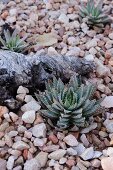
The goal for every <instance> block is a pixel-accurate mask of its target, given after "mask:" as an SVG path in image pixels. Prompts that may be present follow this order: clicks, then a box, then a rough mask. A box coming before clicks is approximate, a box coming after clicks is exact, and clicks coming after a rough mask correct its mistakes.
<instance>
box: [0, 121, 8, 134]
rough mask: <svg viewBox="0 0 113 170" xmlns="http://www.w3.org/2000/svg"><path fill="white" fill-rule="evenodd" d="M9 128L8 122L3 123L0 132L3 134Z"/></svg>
mask: <svg viewBox="0 0 113 170" xmlns="http://www.w3.org/2000/svg"><path fill="white" fill-rule="evenodd" d="M8 127H9V123H8V122H4V123H2V124H1V125H0V132H4V131H5V130H6V129H7V128H8Z"/></svg>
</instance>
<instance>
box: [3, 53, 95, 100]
mask: <svg viewBox="0 0 113 170" xmlns="http://www.w3.org/2000/svg"><path fill="white" fill-rule="evenodd" d="M94 67H95V66H94V64H93V63H92V62H91V61H86V60H85V59H81V58H77V57H73V56H69V57H68V56H59V55H58V56H55V55H53V56H47V55H46V54H45V55H44V54H43V55H37V54H35V55H34V56H28V55H27V56H25V55H23V54H18V53H14V52H10V51H2V50H1V51H0V100H1V101H2V100H4V99H7V98H8V96H9V97H10V96H12V94H14V92H15V90H16V89H17V87H18V86H19V85H24V86H29V88H30V87H32V90H33V87H34V89H35V88H38V89H42V90H44V87H45V86H44V83H45V81H46V80H47V79H51V78H52V77H53V75H54V76H56V77H61V78H62V79H63V81H64V82H66V81H68V80H69V78H70V76H71V75H72V74H73V73H78V74H80V75H88V74H89V73H90V72H92V71H93V70H94Z"/></svg>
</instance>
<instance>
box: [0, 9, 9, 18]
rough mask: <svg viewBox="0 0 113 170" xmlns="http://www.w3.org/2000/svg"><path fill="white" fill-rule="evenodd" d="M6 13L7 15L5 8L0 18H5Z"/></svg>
mask: <svg viewBox="0 0 113 170" xmlns="http://www.w3.org/2000/svg"><path fill="white" fill-rule="evenodd" d="M8 15H9V13H8V11H7V10H5V11H4V12H3V13H2V14H1V18H2V19H6V18H7V16H8Z"/></svg>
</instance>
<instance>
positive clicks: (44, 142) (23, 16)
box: [0, 0, 113, 170]
mask: <svg viewBox="0 0 113 170" xmlns="http://www.w3.org/2000/svg"><path fill="white" fill-rule="evenodd" d="M84 1H85V0H84ZM79 5H80V1H79V0H78V1H75V0H67V1H66V0H64V1H63V0H50V1H48V0H44V1H42V0H40V1H39V0H15V1H10V2H9V3H8V2H7V3H6V4H3V3H2V2H0V14H1V15H0V31H1V30H2V26H3V25H4V24H5V23H9V24H10V25H11V26H12V27H14V28H17V29H18V30H19V31H20V35H21V36H23V35H25V34H28V39H27V41H28V42H29V43H31V46H30V49H29V53H30V54H31V55H32V54H33V53H43V52H46V53H48V54H49V55H53V54H55V55H58V54H62V55H67V56H68V55H73V57H74V56H78V57H84V58H86V60H91V61H94V62H95V64H96V71H95V73H93V74H91V77H90V79H89V81H91V82H92V83H95V84H96V85H97V94H96V95H97V96H98V97H104V96H107V97H106V98H105V99H104V101H103V103H102V105H103V106H104V107H105V108H106V109H107V110H106V113H105V114H103V115H99V116H97V117H95V118H94V119H93V118H92V119H91V125H90V126H89V127H88V128H85V129H78V130H77V131H75V132H68V131H64V132H59V131H57V130H55V129H54V128H53V129H52V128H51V127H50V126H49V124H48V123H47V122H46V121H45V120H44V119H43V118H42V117H41V115H40V105H39V104H38V103H37V102H36V101H35V99H34V98H33V96H31V95H30V94H29V90H28V89H26V88H24V87H22V86H20V87H19V89H18V90H17V96H16V98H17V100H19V101H21V102H23V106H22V107H21V109H20V110H19V111H18V112H15V113H13V112H11V111H10V110H8V108H6V107H5V106H0V158H1V159H0V167H1V168H0V169H1V170H5V169H8V170H22V169H24V170H38V169H42V170H87V169H88V170H101V169H103V170H113V109H112V108H113V23H111V24H110V25H106V27H105V28H104V29H97V28H92V29H90V28H89V27H88V25H87V24H86V23H85V21H84V20H81V21H80V20H79ZM103 9H105V10H107V11H108V14H109V17H111V18H113V1H112V0H111V1H110V0H104V7H103Z"/></svg>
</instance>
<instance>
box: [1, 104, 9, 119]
mask: <svg viewBox="0 0 113 170" xmlns="http://www.w3.org/2000/svg"><path fill="white" fill-rule="evenodd" d="M8 112H9V110H8V108H7V107H6V106H0V118H1V117H2V116H3V115H4V114H5V113H8Z"/></svg>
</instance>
